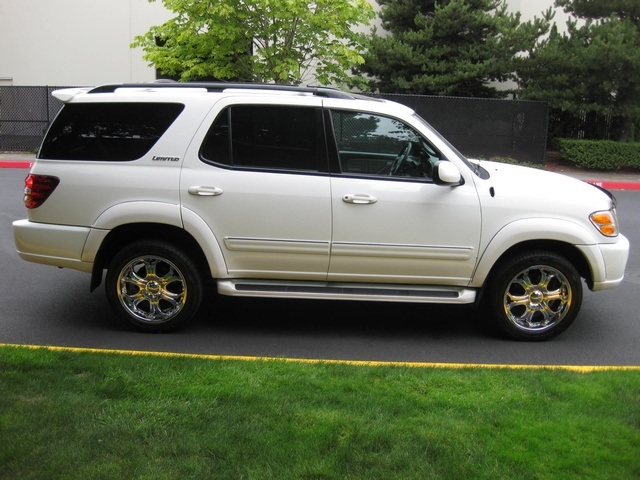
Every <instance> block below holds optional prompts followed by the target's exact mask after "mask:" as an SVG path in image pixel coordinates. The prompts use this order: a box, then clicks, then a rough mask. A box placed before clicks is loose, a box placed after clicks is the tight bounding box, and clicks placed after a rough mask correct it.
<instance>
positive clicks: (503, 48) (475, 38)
mask: <svg viewBox="0 0 640 480" xmlns="http://www.w3.org/2000/svg"><path fill="white" fill-rule="evenodd" d="M378 3H379V4H380V6H381V11H380V18H381V20H382V28H383V29H384V30H386V31H387V32H386V33H383V34H379V33H378V32H377V31H376V30H374V32H373V33H372V35H371V46H370V50H369V52H368V53H367V54H366V55H365V63H364V64H363V65H361V66H359V67H357V69H356V70H357V71H358V72H362V73H365V74H367V75H369V76H370V78H371V79H372V80H371V84H372V87H373V88H377V89H379V90H380V91H381V92H393V93H416V94H427V95H458V96H473V97H497V96H504V95H505V92H504V91H499V90H498V89H497V88H495V86H492V85H489V83H490V82H495V81H498V82H500V81H506V80H509V79H512V78H513V72H514V70H515V64H514V62H515V59H516V57H517V55H518V54H519V53H520V52H523V51H526V50H528V49H531V48H532V47H533V45H534V44H535V42H536V41H537V39H538V38H539V37H540V36H541V35H543V34H545V33H546V32H547V31H548V28H549V23H550V19H551V16H552V14H551V10H549V11H547V12H546V14H545V15H544V17H543V18H541V19H535V20H534V21H533V22H527V23H520V15H519V14H510V13H507V6H506V3H505V1H504V0H441V1H437V0H426V1H425V0H379V2H378Z"/></svg>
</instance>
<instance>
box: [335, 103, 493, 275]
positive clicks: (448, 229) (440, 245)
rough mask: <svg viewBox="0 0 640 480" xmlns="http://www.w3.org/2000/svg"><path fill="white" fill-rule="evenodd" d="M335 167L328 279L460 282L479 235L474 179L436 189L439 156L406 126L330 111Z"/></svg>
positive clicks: (473, 256) (386, 119)
mask: <svg viewBox="0 0 640 480" xmlns="http://www.w3.org/2000/svg"><path fill="white" fill-rule="evenodd" d="M331 118H332V125H333V134H334V139H335V143H336V148H337V152H338V153H337V154H338V157H339V163H340V167H341V172H340V173H338V174H336V175H332V177H331V191H332V209H333V223H332V226H333V234H332V239H331V257H330V264H329V275H328V280H330V281H345V282H346V281H356V282H383V283H422V284H425V283H432V284H440V285H457V286H464V285H467V284H468V282H469V280H470V278H471V275H472V273H473V270H474V268H475V264H476V260H477V256H478V246H479V239H480V220H481V217H480V205H479V200H478V196H477V193H476V190H475V187H474V185H473V182H466V183H463V184H462V185H457V186H440V185H436V184H435V183H433V181H432V180H431V177H430V172H431V166H432V165H433V164H434V163H435V162H437V161H440V160H446V159H444V158H443V156H442V155H441V154H440V153H439V152H438V151H437V150H436V149H435V148H434V147H433V146H432V145H431V144H430V143H429V142H428V140H427V139H426V138H424V137H423V136H421V135H420V134H419V133H418V132H417V131H416V130H415V129H414V128H412V127H411V126H410V125H408V124H406V123H405V122H402V121H400V120H398V119H396V118H392V117H386V116H382V115H378V114H370V113H362V112H352V111H338V110H332V112H331Z"/></svg>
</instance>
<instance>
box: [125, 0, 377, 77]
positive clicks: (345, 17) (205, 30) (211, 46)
mask: <svg viewBox="0 0 640 480" xmlns="http://www.w3.org/2000/svg"><path fill="white" fill-rule="evenodd" d="M149 1H155V0H149ZM162 1H163V3H164V5H165V7H167V9H169V10H170V11H171V12H174V13H175V14H176V16H175V17H174V18H172V19H171V20H169V21H167V22H166V23H164V24H163V25H159V26H155V27H152V28H151V29H150V30H149V31H148V32H147V33H146V34H144V35H141V36H137V37H135V39H134V42H133V44H132V47H142V49H143V50H144V52H145V55H144V58H145V60H148V61H149V62H150V63H151V64H153V65H155V67H156V68H157V69H158V70H159V71H160V72H161V73H162V74H164V75H169V76H174V77H178V78H179V79H180V80H198V79H202V78H210V77H214V78H217V79H221V80H245V81H255V82H274V83H291V84H300V83H302V82H303V81H305V80H306V79H308V78H312V79H314V80H315V81H317V82H319V83H320V84H337V85H352V84H356V83H358V81H359V80H360V79H358V78H353V77H350V76H349V75H348V72H349V70H350V69H351V68H352V67H353V66H354V65H357V64H359V63H362V62H363V61H364V59H363V57H362V53H363V51H364V50H365V45H366V38H365V36H364V34H363V33H359V32H358V31H357V28H356V27H358V26H361V25H368V23H369V21H370V19H372V18H373V17H374V13H373V8H372V6H371V5H370V4H369V3H368V2H367V0H341V1H339V2H338V1H335V0H315V1H312V2H307V1H303V0H210V1H202V0H162Z"/></svg>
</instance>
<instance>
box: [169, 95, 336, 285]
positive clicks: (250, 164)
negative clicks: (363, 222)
mask: <svg viewBox="0 0 640 480" xmlns="http://www.w3.org/2000/svg"><path fill="white" fill-rule="evenodd" d="M181 201H182V205H183V208H187V209H189V210H192V211H193V212H195V213H196V214H197V215H198V216H199V217H201V218H202V219H204V221H205V222H206V223H207V224H208V226H209V228H210V229H211V230H212V231H213V233H214V235H215V237H216V239H217V241H218V243H219V245H220V247H221V250H222V253H223V255H224V259H225V263H226V268H227V272H228V274H229V276H230V277H231V278H241V277H243V278H251V277H252V278H273V279H278V278H280V279H300V280H325V279H326V275H327V269H328V263H329V247H330V239H331V195H330V180H329V176H328V166H327V154H326V142H325V138H324V129H323V121H322V112H321V109H320V100H318V99H315V98H308V99H305V101H304V102H302V101H298V102H296V101H289V102H287V101H286V99H283V100H282V101H279V102H278V104H277V105H274V104H273V103H269V102H266V101H265V100H263V99H261V98H260V96H259V95H256V96H255V99H254V100H251V101H242V102H239V101H238V100H235V101H232V100H230V99H227V100H223V101H220V102H219V103H218V104H216V106H215V107H214V112H212V114H211V115H210V117H209V119H208V120H207V121H206V122H205V125H203V126H202V128H201V130H200V132H199V133H198V135H197V136H196V138H194V141H193V142H192V146H191V147H190V150H189V152H188V154H187V158H186V159H185V163H184V168H183V173H182V179H181Z"/></svg>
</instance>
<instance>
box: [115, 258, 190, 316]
mask: <svg viewBox="0 0 640 480" xmlns="http://www.w3.org/2000/svg"><path fill="white" fill-rule="evenodd" d="M118 285H119V293H118V296H119V298H120V303H121V304H122V306H123V307H124V308H125V309H126V310H127V311H128V312H129V313H130V314H131V315H132V316H133V317H135V318H137V319H138V320H141V321H143V322H151V323H157V322H166V321H167V320H170V319H171V318H173V317H174V316H176V315H177V314H178V313H180V311H181V310H182V308H183V307H184V304H185V302H186V300H187V285H186V281H185V278H184V276H183V275H182V273H181V272H180V270H178V268H177V267H176V266H175V265H174V264H173V263H171V262H170V261H168V260H166V259H164V258H160V257H155V256H147V257H139V258H136V259H134V260H132V261H130V262H129V263H127V264H126V265H125V266H124V268H123V269H122V270H121V271H120V276H119V277H118Z"/></svg>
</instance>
